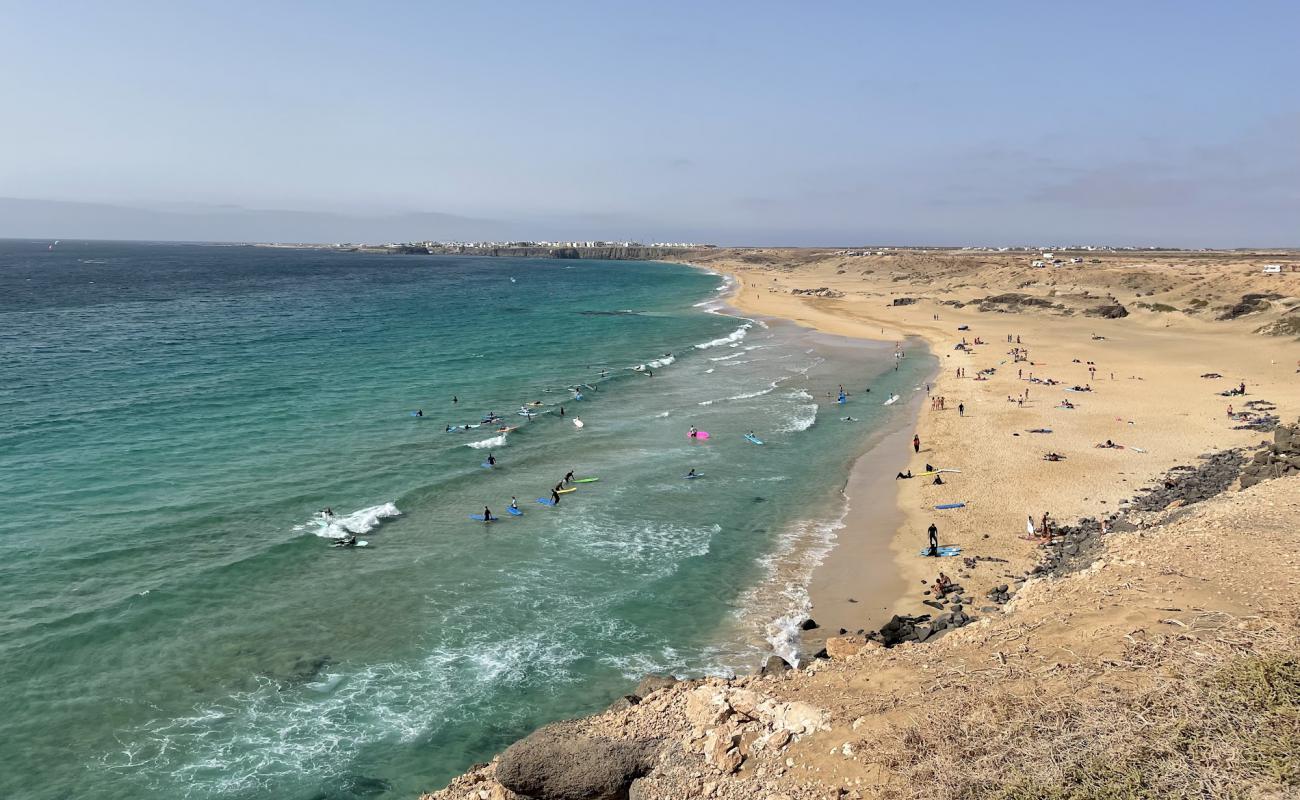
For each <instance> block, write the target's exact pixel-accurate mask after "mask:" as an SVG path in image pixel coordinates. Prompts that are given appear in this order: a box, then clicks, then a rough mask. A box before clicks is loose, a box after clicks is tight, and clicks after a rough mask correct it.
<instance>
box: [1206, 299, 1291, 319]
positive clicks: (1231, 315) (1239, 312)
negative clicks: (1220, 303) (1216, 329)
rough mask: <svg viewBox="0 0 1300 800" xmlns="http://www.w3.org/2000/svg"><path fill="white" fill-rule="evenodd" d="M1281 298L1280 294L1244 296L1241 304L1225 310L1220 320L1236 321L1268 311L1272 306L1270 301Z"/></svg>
mask: <svg viewBox="0 0 1300 800" xmlns="http://www.w3.org/2000/svg"><path fill="white" fill-rule="evenodd" d="M1281 297H1282V295H1280V294H1262V293H1261V294H1243V295H1242V296H1241V302H1240V303H1234V304H1233V305H1230V306H1227V307H1226V308H1224V309H1223V313H1221V314H1220V315H1219V319H1221V320H1227V319H1236V318H1238V317H1244V316H1246V315H1247V314H1255V313H1258V312H1260V311H1267V310H1268V308H1269V306H1270V303H1269V302H1268V301H1269V300H1277V299H1279V298H1281Z"/></svg>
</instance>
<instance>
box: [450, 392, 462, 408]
mask: <svg viewBox="0 0 1300 800" xmlns="http://www.w3.org/2000/svg"><path fill="white" fill-rule="evenodd" d="M459 402H460V398H459V397H457V396H456V395H454V394H453V395H452V396H451V404H452V405H453V406H454V405H456V404H457V403H459Z"/></svg>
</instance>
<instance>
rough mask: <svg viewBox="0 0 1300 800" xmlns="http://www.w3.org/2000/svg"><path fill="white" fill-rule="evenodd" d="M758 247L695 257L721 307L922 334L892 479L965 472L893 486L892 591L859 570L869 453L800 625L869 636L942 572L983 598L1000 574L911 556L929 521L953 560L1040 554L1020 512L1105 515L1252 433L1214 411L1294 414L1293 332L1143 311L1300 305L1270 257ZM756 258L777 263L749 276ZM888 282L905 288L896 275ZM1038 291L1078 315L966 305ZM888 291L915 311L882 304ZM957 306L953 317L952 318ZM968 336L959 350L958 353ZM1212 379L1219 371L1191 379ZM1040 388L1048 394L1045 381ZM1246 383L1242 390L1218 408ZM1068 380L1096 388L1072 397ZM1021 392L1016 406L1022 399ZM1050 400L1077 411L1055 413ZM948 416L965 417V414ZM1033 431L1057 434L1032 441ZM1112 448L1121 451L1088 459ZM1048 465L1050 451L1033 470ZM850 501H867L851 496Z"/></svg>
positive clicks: (868, 526)
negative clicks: (1118, 308) (920, 367)
mask: <svg viewBox="0 0 1300 800" xmlns="http://www.w3.org/2000/svg"><path fill="white" fill-rule="evenodd" d="M757 252H758V254H759V255H758V258H756V255H755V253H754V252H746V253H743V254H735V253H724V254H719V257H717V258H713V259H710V260H708V261H706V262H703V263H705V264H707V266H709V267H710V268H713V269H717V270H720V271H723V272H726V273H728V274H730V275H732V276H733V277H734V278H735V279H736V280H737V286H736V289H735V291H734V295H733V298H732V303H733V304H734V305H735V306H736V307H737V308H738V309H740V310H741V311H742V312H749V313H756V314H766V315H771V316H778V317H785V318H788V319H792V320H795V321H797V322H799V323H801V324H805V325H808V326H811V327H814V328H817V329H818V330H822V331H826V332H828V333H835V334H839V335H845V336H856V337H862V338H870V339H885V340H888V341H895V342H900V343H901V342H902V341H903V340H904V339H905V337H907V336H917V337H920V338H921V339H923V340H924V341H925V342H926V344H927V345H928V347H929V348H930V349H931V351H932V352H933V354H934V355H935V356H937V358H938V359H939V373H938V375H937V377H936V379H935V381H934V382H933V383H932V385H931V386H930V387H929V393H928V395H929V397H919V398H916V402H915V407H917V408H918V409H919V415H918V416H919V418H918V421H917V425H916V430H915V434H916V435H917V436H919V437H920V439H921V442H922V446H921V450H920V452H919V453H912V451H911V447H910V439H911V435H910V434H909V435H907V436H903V437H895V439H894V444H895V445H896V446H899V447H901V448H902V452H901V453H900V457H899V459H898V460H899V462H900V464H899V466H898V469H901V470H904V471H906V470H907V469H909V468H910V469H911V470H912V472H914V473H915V472H920V471H922V470H923V469H924V467H925V465H926V464H931V465H933V466H935V467H936V468H949V469H957V470H961V472H960V473H957V474H945V475H944V479H945V483H944V485H942V486H935V485H933V484H932V483H931V481H930V479H914V480H911V481H898V482H897V492H896V501H895V502H896V504H897V509H898V513H899V515H900V516H899V524H898V526H897V529H896V531H895V533H894V535H892V536H890V537H888V540H889V543H888V546H889V548H890V550H891V552H892V553H893V564H892V573H893V575H894V576H896V577H897V579H896V580H894V581H890V580H888V579H887V578H885V577H884V576H883V572H882V570H879V569H877V568H875V567H874V566H866V565H868V564H870V556H869V553H870V549H871V548H873V547H879V546H881V543H880V539H879V534H878V532H877V531H875V530H872V528H873V527H874V524H873V523H872V521H871V520H872V519H874V518H875V516H874V515H873V516H872V517H866V516H864V515H863V509H864V508H868V507H877V508H878V504H879V502H880V501H881V500H882V499H883V498H882V495H881V489H880V488H879V487H878V486H876V487H869V486H867V485H866V484H867V481H866V476H865V473H866V472H868V471H871V472H873V473H875V474H878V475H886V474H887V475H889V476H891V477H892V476H893V475H894V473H895V472H896V471H898V469H894V467H893V464H892V463H890V462H882V461H880V460H879V455H878V454H876V453H871V454H868V455H867V456H864V458H863V460H862V461H861V462H860V463H859V466H858V468H856V469H855V471H854V474H855V477H854V480H853V481H851V485H850V487H849V491H848V495H849V503H850V508H851V509H852V510H851V511H850V515H849V517H848V518H847V519H846V527H845V529H844V530H842V531H841V532H840V535H839V543H838V546H837V548H836V549H835V550H834V551H832V553H831V554H830V556H829V557H828V559H827V561H826V563H825V564H824V565H823V566H822V568H820V569H819V570H818V573H817V575H816V578H815V582H814V593H813V597H814V617H815V618H818V621H819V622H824V627H827V628H839V627H845V628H848V629H849V630H854V629H856V628H864V627H865V628H870V627H872V626H873V625H874V626H877V627H878V625H879V624H880V622H883V621H884V620H887V619H888V618H889V616H891V615H892V614H894V613H906V614H914V613H920V612H922V611H925V610H926V609H925V608H924V607H923V606H921V605H920V602H921V600H922V599H924V594H923V590H920V589H919V587H921V586H922V585H923V583H924V584H926V585H928V584H929V583H931V582H933V580H934V578H935V576H936V574H937V572H938V571H940V570H943V571H945V573H946V574H948V575H950V576H952V577H957V576H956V575H954V571H959V572H960V573H961V574H962V575H965V576H968V577H966V578H965V579H964V580H965V581H966V582H967V583H968V584H973V585H972V587H971V588H974V589H975V590H977V591H978V592H980V593H983V592H985V591H987V589H988V588H989V587H991V586H996V585H999V584H1002V583H1005V582H1006V580H1007V578H1006V577H1005V573H1007V572H1008V571H1009V570H1007V569H999V568H997V567H996V566H989V565H984V564H981V566H980V567H979V568H978V569H976V570H974V571H973V572H968V571H967V570H965V569H962V564H961V561H960V559H955V558H954V559H939V560H937V561H936V560H935V559H926V558H920V557H918V556H917V553H918V551H919V550H921V549H923V548H924V547H925V546H926V541H927V540H926V529H927V528H928V526H929V525H930V524H931V523H933V524H935V525H936V526H937V527H938V528H939V536H940V543H941V544H942V545H953V546H958V547H962V548H963V553H962V554H963V555H964V556H976V555H978V556H983V557H992V558H1000V559H1006V560H1007V561H1008V562H1010V563H1012V564H1017V565H1019V564H1024V563H1032V562H1033V561H1034V560H1036V558H1037V550H1038V549H1039V547H1040V543H1039V542H1035V541H1029V540H1026V539H1025V538H1024V537H1025V536H1026V531H1027V528H1026V524H1025V523H1026V520H1027V519H1028V518H1029V517H1031V516H1032V517H1033V519H1034V520H1035V521H1036V522H1041V518H1042V515H1043V514H1044V513H1048V514H1050V516H1051V518H1053V519H1055V520H1057V521H1059V522H1067V521H1073V520H1074V519H1077V518H1080V517H1089V516H1091V517H1096V518H1101V517H1104V516H1110V515H1112V514H1114V513H1116V512H1118V511H1119V510H1120V508H1121V503H1122V502H1123V501H1124V500H1125V499H1126V498H1128V497H1129V496H1131V495H1132V493H1133V490H1134V489H1135V488H1136V487H1138V486H1141V485H1144V484H1145V483H1147V482H1148V481H1150V480H1151V479H1153V478H1155V477H1156V476H1158V475H1161V474H1163V473H1164V472H1165V471H1166V470H1167V469H1169V468H1170V467H1172V466H1174V465H1175V464H1179V463H1185V462H1186V461H1188V460H1190V459H1195V458H1196V457H1197V456H1198V455H1200V454H1201V453H1203V452H1206V451H1207V450H1211V449H1222V448H1229V447H1240V446H1244V445H1248V444H1250V443H1252V442H1254V441H1258V439H1259V438H1260V435H1259V433H1258V432H1256V431H1252V430H1234V429H1233V428H1234V426H1235V425H1237V424H1239V423H1237V422H1234V421H1232V420H1230V419H1229V418H1228V416H1227V407H1228V406H1229V405H1232V404H1233V403H1234V401H1235V402H1236V406H1237V407H1238V408H1241V407H1242V404H1243V403H1244V402H1249V401H1251V400H1258V399H1261V398H1266V399H1267V400H1268V401H1270V402H1272V403H1274V404H1276V405H1278V406H1279V407H1282V408H1290V409H1294V408H1297V407H1300V380H1297V377H1298V376H1297V375H1296V368H1297V357H1300V348H1297V346H1296V344H1295V341H1294V339H1292V338H1290V337H1269V336H1260V335H1255V334H1253V333H1252V331H1253V330H1255V329H1257V328H1259V327H1261V326H1262V325H1264V324H1266V322H1265V321H1264V320H1261V319H1260V318H1259V316H1257V315H1256V316H1252V315H1246V316H1245V317H1243V319H1241V320H1232V321H1220V320H1215V319H1213V317H1212V316H1211V315H1208V314H1207V315H1206V316H1208V317H1209V318H1197V317H1193V316H1190V315H1185V314H1181V313H1178V312H1173V313H1172V314H1171V313H1170V312H1162V311H1148V310H1143V309H1142V308H1140V306H1138V304H1139V303H1141V302H1142V300H1141V299H1140V298H1142V297H1143V296H1151V295H1150V294H1148V293H1149V292H1151V291H1152V290H1153V289H1163V288H1166V287H1168V288H1169V291H1166V292H1164V293H1162V297H1161V299H1160V300H1159V301H1154V300H1153V301H1150V304H1152V305H1154V304H1155V302H1159V303H1161V304H1162V305H1168V304H1169V303H1170V302H1171V301H1173V302H1182V303H1185V304H1187V306H1188V307H1189V308H1195V307H1196V306H1200V305H1201V304H1200V303H1196V304H1193V303H1192V301H1193V300H1202V301H1204V305H1206V306H1213V305H1226V304H1230V303H1235V302H1239V301H1240V295H1241V294H1247V293H1249V292H1250V291H1251V290H1258V291H1263V290H1265V289H1268V288H1270V287H1271V288H1273V289H1274V290H1276V289H1277V288H1278V287H1279V285H1281V286H1283V287H1289V290H1288V291H1285V292H1284V293H1285V294H1289V295H1291V296H1294V295H1296V294H1300V289H1297V287H1296V284H1297V282H1298V281H1300V275H1297V274H1289V275H1276V276H1271V275H1264V274H1262V273H1261V272H1260V267H1259V264H1262V263H1264V262H1265V261H1267V260H1269V258H1270V257H1268V256H1265V257H1261V258H1257V259H1254V260H1249V259H1247V260H1242V259H1240V258H1233V257H1220V258H1219V259H1218V260H1207V259H1204V257H1192V258H1196V259H1198V260H1200V261H1201V262H1202V263H1201V264H1200V265H1199V266H1196V267H1191V266H1186V264H1188V256H1186V255H1184V254H1174V255H1166V256H1161V257H1160V258H1159V259H1153V260H1152V261H1151V263H1149V264H1141V265H1136V266H1135V265H1134V264H1133V262H1134V261H1135V260H1136V259H1133V258H1131V257H1124V258H1122V259H1121V258H1115V257H1108V258H1107V259H1106V260H1105V261H1104V262H1103V266H1100V267H1099V266H1098V265H1096V264H1080V265H1073V266H1072V267H1069V268H1065V269H1060V268H1058V269H1054V270H1050V271H1049V270H1042V269H1034V268H1032V267H1031V266H1030V261H1031V260H1032V259H1030V258H1027V257H1025V256H1023V255H1017V256H999V257H992V258H991V257H989V256H987V255H971V254H960V253H958V254H950V253H933V252H928V251H917V252H911V253H908V252H902V253H899V254H897V255H890V256H865V257H864V256H857V257H854V256H845V255H841V254H839V253H836V252H833V251H832V252H830V253H818V252H815V251H813V252H809V251H757ZM783 256H785V259H784V260H783V258H782V257H783ZM768 259H770V260H771V261H772V263H770V264H769V263H760V264H757V265H756V264H755V263H753V262H754V261H755V260H759V261H766V260H768ZM882 262H883V264H884V266H885V267H886V268H884V269H882V268H881V264H882ZM696 263H699V262H696ZM1192 263H1195V262H1194V261H1193V262H1192ZM850 267H858V269H856V270H854V269H850ZM935 272H939V273H942V272H949V273H957V274H958V275H960V276H961V278H962V280H960V281H956V282H952V277H956V275H954V276H951V277H949V278H948V281H946V282H945V281H940V280H937V278H939V277H940V275H934V274H932V273H935ZM1189 273H1190V274H1189ZM900 276H902V277H905V278H908V279H907V280H902V281H900V280H898V278H899V277H900ZM1033 278H1040V279H1041V280H1039V281H1038V282H1037V283H1038V284H1039V288H1040V291H1041V290H1042V289H1045V290H1046V291H1045V292H1042V293H1043V294H1044V295H1052V296H1053V299H1052V302H1053V303H1058V302H1059V303H1061V304H1062V305H1063V306H1064V307H1065V309H1069V310H1070V311H1072V312H1073V313H1071V314H1070V315H1069V316H1065V315H1063V314H1061V313H1059V311H1060V310H1057V309H1050V310H1048V311H1047V312H1044V311H1043V310H1042V309H1041V307H1038V306H1034V305H1030V304H1026V303H1024V302H1023V301H1021V302H1020V303H1016V304H1014V305H1011V306H1006V305H1002V306H1000V307H999V308H998V310H996V311H981V310H980V307H981V304H980V303H978V302H972V301H978V299H979V298H982V297H988V296H990V295H992V296H996V295H998V294H1005V293H1007V292H1008V291H1011V290H1018V291H1019V292H1020V293H1023V295H1024V296H1026V297H1034V296H1036V295H1035V294H1033V289H1032V288H1030V287H1026V286H1025V285H1024V284H1025V282H1026V281H1027V280H1029V279H1033ZM922 281H924V283H922ZM954 283H955V284H956V285H954ZM963 284H964V285H963ZM1065 285H1068V286H1069V287H1070V289H1071V293H1070V295H1069V296H1062V295H1063V293H1061V292H1059V291H1058V289H1059V287H1062V286H1065ZM959 286H960V287H961V288H957V287H959ZM1119 286H1125V287H1131V288H1129V296H1127V297H1125V296H1123V295H1122V294H1119V293H1116V291H1115V290H1116V289H1117V288H1118V287H1119ZM800 289H805V290H806V289H828V290H830V291H829V292H826V294H833V295H840V296H833V297H823V296H817V295H811V294H795V293H792V290H794V291H797V290H800ZM899 298H907V299H908V300H912V301H915V302H909V303H907V304H905V305H894V302H895V300H896V299H899ZM1057 298H1060V299H1057ZM954 302H958V303H962V302H964V303H966V305H965V306H964V307H956V306H955V305H952V303H954ZM1110 302H1119V303H1121V304H1122V303H1128V304H1129V306H1131V307H1132V310H1131V312H1130V316H1128V317H1125V318H1123V319H1104V318H1096V317H1089V316H1083V314H1082V312H1084V311H1086V310H1087V309H1089V308H1093V307H1096V306H1098V305H1102V304H1105V303H1110ZM1129 306H1126V308H1128V307H1129ZM1061 310H1064V309H1061ZM1279 310H1280V309H1275V310H1274V312H1273V314H1272V315H1268V316H1274V315H1277V314H1278V311H1279ZM1054 312H1055V313H1054ZM1261 313H1262V312H1261ZM1094 337H1101V338H1094ZM1008 339H1010V341H1008ZM963 341H964V342H966V343H969V344H970V347H969V348H968V349H966V350H955V349H954V348H955V347H956V346H957V345H958V344H960V343H962V342H963ZM977 341H979V342H980V343H979V344H975V342H977ZM1016 342H1019V344H1018V345H1017V344H1016ZM1017 347H1019V348H1022V349H1023V350H1024V351H1025V352H1026V356H1025V358H1026V360H1025V361H1022V362H1016V361H1015V360H1014V357H1013V356H1012V355H1011V352H1010V351H1011V350H1012V349H1014V348H1017ZM958 369H960V370H962V372H961V374H960V376H959V375H958ZM983 370H993V372H992V373H991V374H989V375H988V376H987V380H977V379H976V377H977V376H978V375H979V373H980V372H981V371H983ZM1212 373H1218V374H1220V375H1222V376H1223V377H1222V378H1218V379H1207V378H1202V377H1200V376H1201V375H1203V374H1212ZM1047 380H1053V381H1057V382H1059V383H1058V384H1056V385H1046V384H1044V383H1042V381H1047ZM1242 382H1244V383H1246V384H1247V389H1248V392H1249V393H1248V395H1246V396H1244V397H1241V398H1240V399H1236V398H1226V397H1221V396H1219V394H1218V392H1220V391H1223V390H1226V389H1228V388H1230V387H1233V386H1236V385H1238V384H1239V383H1242ZM1076 385H1078V386H1086V387H1088V388H1090V389H1091V391H1087V392H1073V391H1067V389H1068V388H1069V387H1073V386H1076ZM1025 392H1028V398H1027V399H1026V400H1025V401H1024V402H1023V403H1022V402H1020V398H1021V397H1022V396H1023V394H1024V393H1025ZM930 397H934V398H940V397H942V398H944V401H945V402H944V408H943V409H942V410H938V409H932V408H931V404H930ZM1063 401H1068V402H1071V403H1072V404H1073V405H1074V406H1075V407H1074V408H1073V409H1068V408H1062V407H1061V404H1062V402H1063ZM959 405H964V415H960V414H959V412H958V406H959ZM1243 410H1244V409H1243ZM1034 429H1050V430H1051V431H1052V432H1051V433H1049V434H1034V433H1029V431H1030V430H1034ZM1108 440H1109V441H1112V442H1113V443H1116V444H1119V445H1122V446H1123V449H1118V448H1115V449H1111V448H1105V449H1103V448H1098V447H1096V446H1095V445H1097V444H1099V443H1104V442H1106V441H1108ZM1049 452H1052V453H1059V454H1061V455H1063V456H1065V458H1064V459H1063V460H1061V461H1055V462H1049V461H1045V460H1043V456H1044V455H1045V454H1047V453H1049ZM903 456H906V457H905V458H904V457H903ZM855 490H856V491H855ZM862 492H866V493H868V494H867V495H866V496H864V497H862V498H861V499H859V498H858V497H856V496H855V494H858V493H862ZM947 503H965V504H966V505H965V507H964V508H961V509H954V510H947V511H938V510H935V508H934V506H936V505H940V504H947ZM998 563H1000V562H990V564H998ZM889 586H906V587H908V591H907V592H906V593H905V594H903V595H901V596H900V595H891V594H890V590H889V588H887V587H889ZM864 596H866V597H868V598H869V601H868V603H864V604H863V605H862V607H860V608H858V609H851V610H850V611H851V612H852V613H851V614H849V615H847V616H848V617H849V618H847V619H846V615H845V614H844V613H842V612H843V611H844V610H845V608H844V606H845V604H846V603H847V601H848V598H850V597H852V598H854V599H857V600H862V599H863V597H864ZM868 609H870V613H867V614H864V613H863V612H866V611H868ZM864 617H865V618H864ZM823 618H824V620H823ZM855 621H856V622H857V624H856V625H853V624H852V623H853V622H855Z"/></svg>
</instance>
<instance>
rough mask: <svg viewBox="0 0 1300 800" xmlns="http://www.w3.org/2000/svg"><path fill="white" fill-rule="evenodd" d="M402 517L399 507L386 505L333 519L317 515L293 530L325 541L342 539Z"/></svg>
mask: <svg viewBox="0 0 1300 800" xmlns="http://www.w3.org/2000/svg"><path fill="white" fill-rule="evenodd" d="M400 516H402V512H401V511H398V510H397V506H395V505H393V504H392V503H384V504H383V505H379V506H370V507H369V508H363V509H361V510H359V511H353V512H352V513H351V514H346V515H344V516H339V515H337V514H336V515H335V516H334V517H333V518H332V519H324V518H322V517H320V516H319V515H317V517H316V518H315V519H314V520H312V521H311V522H307V523H303V524H302V525H295V526H294V528H293V529H294V530H295V531H303V530H310V531H312V532H313V533H315V534H316V535H317V536H320V537H321V538H323V539H342V538H343V537H345V536H347V535H348V534H351V533H357V534H360V533H369V532H371V531H373V530H374V529H375V528H377V527H379V526H380V525H382V524H383V522H384V520H386V519H392V518H393V517H400Z"/></svg>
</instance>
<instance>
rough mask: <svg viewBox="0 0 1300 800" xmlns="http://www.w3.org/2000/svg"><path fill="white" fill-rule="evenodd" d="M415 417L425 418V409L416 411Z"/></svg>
mask: <svg viewBox="0 0 1300 800" xmlns="http://www.w3.org/2000/svg"><path fill="white" fill-rule="evenodd" d="M415 416H417V417H423V416H424V410H423V409H419V408H417V409H415Z"/></svg>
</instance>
